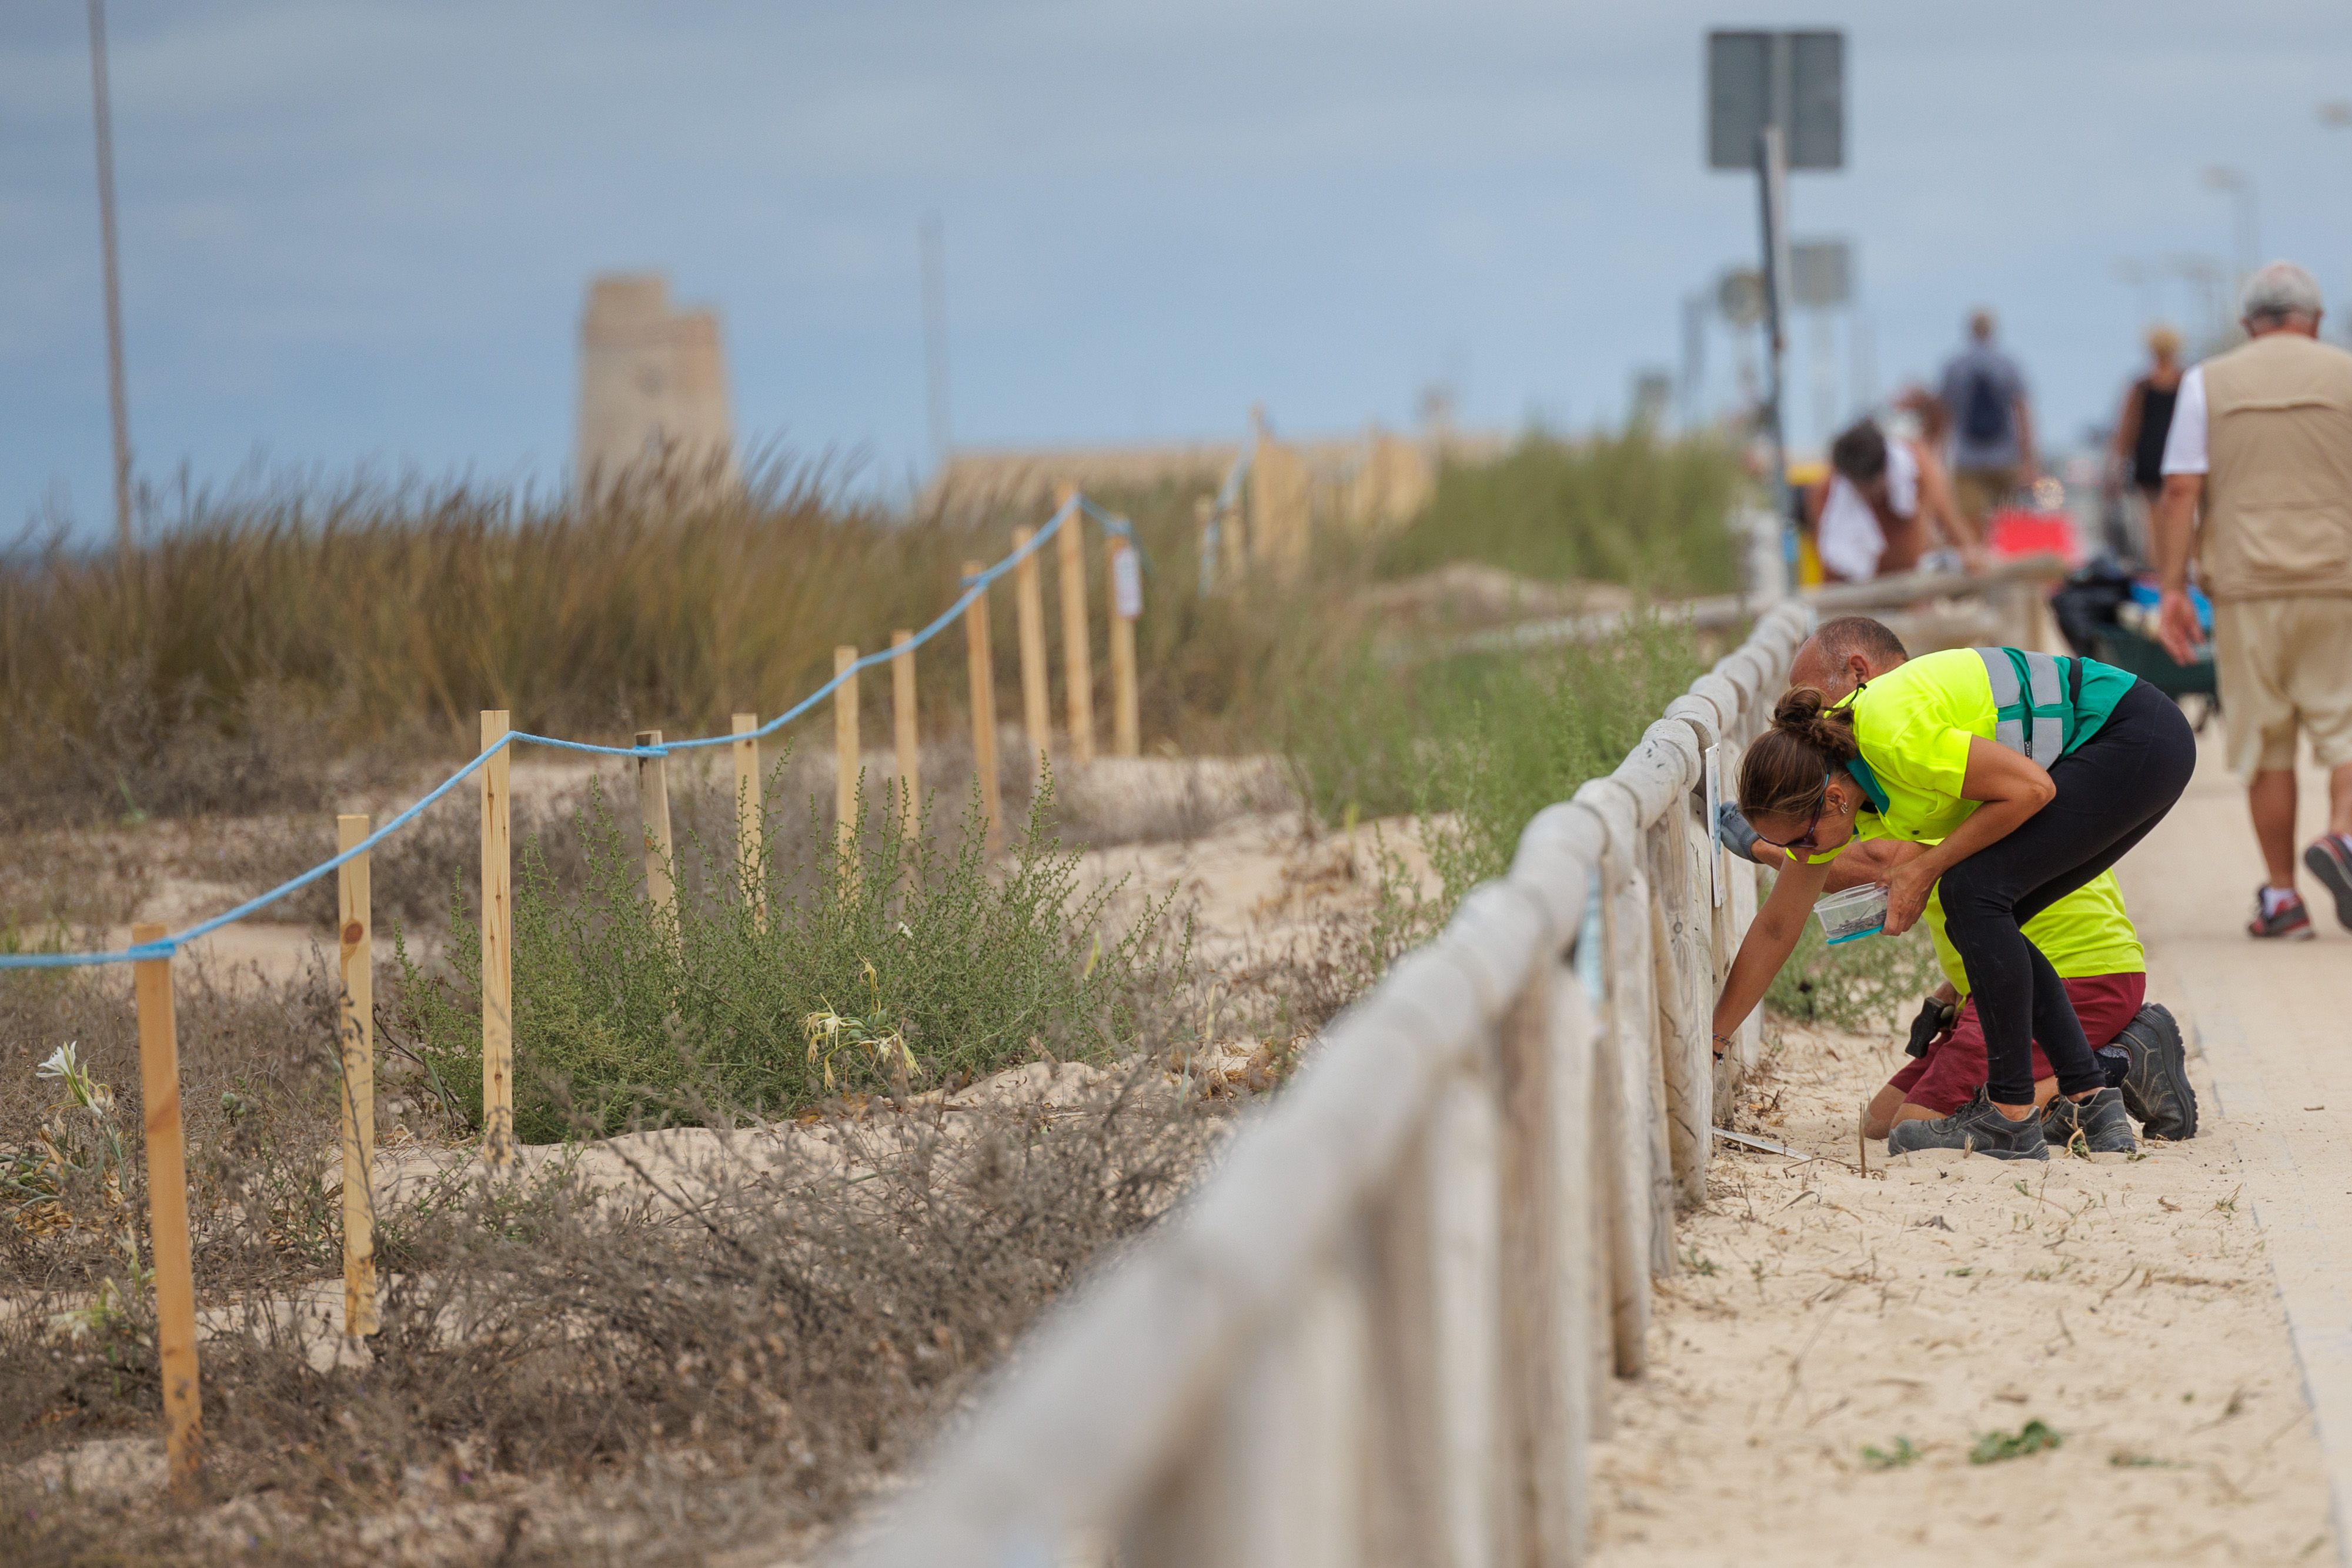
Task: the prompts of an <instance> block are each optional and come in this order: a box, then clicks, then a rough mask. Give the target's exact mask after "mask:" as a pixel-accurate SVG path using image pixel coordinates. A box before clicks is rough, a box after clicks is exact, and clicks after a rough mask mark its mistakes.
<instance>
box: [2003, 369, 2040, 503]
mask: <svg viewBox="0 0 2352 1568" xmlns="http://www.w3.org/2000/svg"><path fill="white" fill-rule="evenodd" d="M2010 407H2011V411H2012V412H2013V413H2015V415H2016V417H2017V479H2018V483H2019V484H2021V485H2031V484H2032V483H2033V482H2034V481H2035V480H2036V479H2039V478H2040V477H2041V476H2042V463H2041V459H2040V458H2038V457H2036V456H2035V455H2034V452H2033V405H2032V403H2031V402H2027V401H2026V397H2025V393H2024V392H2019V393H2018V394H2017V401H2016V402H2013V403H2011V405H2010Z"/></svg>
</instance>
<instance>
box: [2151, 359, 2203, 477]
mask: <svg viewBox="0 0 2352 1568" xmlns="http://www.w3.org/2000/svg"><path fill="white" fill-rule="evenodd" d="M2160 466H2161V468H2162V470H2163V471H2164V472H2165V473H2167V474H2202V473H2204V472H2205V367H2204V366H2202V365H2191V366H2189V368H2188V369H2187V370H2186V371H2182V372H2181V373H2180V395H2179V397H2177V398H2175V399H2174V400H2173V402H2172V429H2171V430H2170V431H2169V432H2168V433H2167V434H2166V435H2165V438H2164V462H2163V463H2162V464H2161V465H2160Z"/></svg>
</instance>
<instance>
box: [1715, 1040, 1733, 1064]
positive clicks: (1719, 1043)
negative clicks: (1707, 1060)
mask: <svg viewBox="0 0 2352 1568" xmlns="http://www.w3.org/2000/svg"><path fill="white" fill-rule="evenodd" d="M1730 1049H1731V1037H1730V1036H1729V1035H1727V1034H1719V1035H1717V1036H1716V1037H1715V1055H1716V1060H1717V1061H1721V1060H1722V1059H1723V1053H1724V1052H1725V1051H1728V1050H1730Z"/></svg>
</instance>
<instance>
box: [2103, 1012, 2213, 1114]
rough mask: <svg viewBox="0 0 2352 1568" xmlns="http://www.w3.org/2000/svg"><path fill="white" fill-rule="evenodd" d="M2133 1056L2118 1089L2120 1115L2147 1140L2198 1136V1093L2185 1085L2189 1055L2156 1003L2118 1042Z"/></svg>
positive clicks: (2168, 1015)
mask: <svg viewBox="0 0 2352 1568" xmlns="http://www.w3.org/2000/svg"><path fill="white" fill-rule="evenodd" d="M2115 1042H2116V1044H2117V1045H2120V1046H2122V1047H2123V1048H2124V1049H2125V1050H2126V1051H2129V1052H2131V1070H2130V1071H2128V1072H2126V1073H2125V1074H2124V1081H2123V1083H2122V1086H2121V1087H2122V1089H2123V1097H2124V1109H2125V1110H2126V1111H2128V1112H2130V1113H2132V1115H2133V1117H2134V1118H2135V1119H2137V1121H2138V1123H2139V1124H2140V1128H2139V1130H2140V1131H2141V1132H2143V1133H2145V1134H2147V1135H2148V1136H2149V1137H2151V1138H2172V1139H2180V1138H2193V1137H2195V1136H2196V1135H2197V1091H2196V1090H2194V1089H2192V1088H2190V1087H2189V1051H2188V1048H2187V1047H2186V1046H2184V1045H2183V1044H2182V1043H2181V1040H2180V1026H2179V1024H2178V1023H2176V1022H2174V1021H2173V1017H2172V1014H2171V1012H2170V1011H2169V1010H2168V1009H2166V1008H2164V1007H2162V1006H2161V1005H2159V1004H2158V1003H2156V1002H2150V1003H2148V1005H2147V1006H2146V1007H2144V1008H2142V1009H2139V1013H2138V1015H2137V1017H2135V1018H2134V1019H2132V1020H2131V1022H2129V1023H2127V1024H2126V1025H2124V1028H2123V1032H2122V1033H2121V1034H2118V1035H2117V1036H2116V1041H2115Z"/></svg>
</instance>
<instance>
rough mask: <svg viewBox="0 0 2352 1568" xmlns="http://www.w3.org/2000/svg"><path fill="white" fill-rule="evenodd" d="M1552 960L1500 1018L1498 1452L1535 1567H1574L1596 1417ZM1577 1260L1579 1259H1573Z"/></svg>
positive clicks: (1568, 1090)
mask: <svg viewBox="0 0 2352 1568" xmlns="http://www.w3.org/2000/svg"><path fill="white" fill-rule="evenodd" d="M1572 983H1573V982H1570V981H1567V980H1566V979H1565V977H1562V976H1560V975H1559V965H1558V964H1556V963H1554V962H1550V961H1549V960H1547V961H1544V962H1541V963H1538V965H1537V966H1536V968H1535V972H1534V973H1533V974H1532V975H1531V976H1530V977H1528V984H1527V987H1526V988H1525V989H1523V990H1522V991H1521V992H1520V993H1519V996H1518V999H1517V1001H1515V1002H1513V1003H1512V1004H1511V1009H1510V1011H1509V1012H1507V1013H1506V1014H1505V1015H1504V1017H1503V1020H1502V1028H1501V1031H1500V1039H1499V1040H1498V1041H1497V1049H1496V1067H1497V1069H1498V1071H1499V1078H1500V1082H1499V1083H1498V1084H1497V1086H1496V1087H1497V1091H1498V1093H1499V1095H1500V1099H1501V1109H1502V1117H1501V1132H1502V1141H1501V1162H1500V1172H1499V1175H1500V1177H1501V1189H1502V1190H1501V1198H1502V1232H1501V1234H1502V1254H1501V1256H1502V1269H1503V1289H1502V1309H1503V1312H1502V1320H1503V1321H1502V1334H1503V1356H1504V1362H1505V1364H1506V1365H1507V1366H1508V1367H1509V1368H1510V1375H1509V1376H1508V1378H1507V1380H1506V1382H1505V1394H1506V1396H1507V1398H1508V1400H1509V1406H1510V1407H1509V1411H1508V1415H1509V1419H1510V1428H1509V1441H1508V1445H1507V1449H1506V1451H1505V1453H1504V1454H1503V1456H1502V1458H1503V1462H1504V1465H1505V1467H1506V1470H1507V1493H1508V1496H1509V1499H1510V1501H1511V1506H1512V1507H1513V1508H1515V1509H1516V1510H1517V1521H1516V1539H1517V1541H1519V1542H1521V1543H1522V1544H1523V1546H1524V1548H1525V1552H1526V1560H1527V1561H1528V1562H1534V1563H1572V1562H1574V1561H1575V1560H1576V1559H1577V1557H1578V1556H1579V1554H1580V1551H1579V1541H1578V1536H1577V1530H1578V1521H1579V1518H1580V1514H1581V1511H1582V1497H1581V1493H1582V1489H1583V1480H1584V1474H1583V1468H1582V1461H1583V1458H1584V1456H1583V1453H1582V1451H1581V1448H1580V1445H1579V1444H1578V1443H1577V1442H1576V1441H1575V1438H1576V1437H1577V1436H1578V1435H1579V1434H1580V1432H1581V1430H1582V1429H1583V1427H1584V1424H1585V1423H1584V1422H1583V1421H1582V1420H1580V1419H1579V1417H1580V1416H1589V1411H1590V1405H1589V1403H1586V1404H1585V1408H1584V1409H1583V1410H1579V1409H1578V1406H1579V1404H1580V1403H1583V1402H1585V1400H1586V1396H1585V1395H1584V1392H1583V1386H1582V1384H1583V1379H1582V1377H1581V1376H1580V1373H1581V1371H1582V1368H1581V1367H1580V1365H1579V1364H1577V1359H1578V1358H1580V1356H1581V1355H1582V1354H1583V1341H1582V1339H1581V1338H1580V1336H1577V1335H1576V1334H1575V1333H1573V1331H1572V1329H1571V1327H1570V1323H1571V1315H1572V1314H1574V1313H1576V1312H1579V1311H1580V1308H1581V1306H1582V1303H1581V1302H1580V1301H1576V1300H1574V1299H1573V1298H1574V1295H1575V1291H1576V1288H1577V1287H1578V1286H1580V1285H1581V1283H1582V1275H1581V1272H1580V1270H1579V1269H1578V1268H1577V1266H1576V1264H1574V1263H1571V1262H1570V1260H1567V1259H1566V1258H1564V1257H1563V1256H1561V1253H1562V1249H1563V1248H1564V1245H1565V1242H1566V1239H1567V1236H1568V1234H1569V1232H1570V1229H1571V1227H1572V1225H1573V1221H1572V1219H1571V1218H1570V1214H1569V1209H1570V1205H1571V1203H1572V1202H1573V1200H1574V1198H1575V1197H1577V1196H1578V1195H1577V1194H1575V1193H1574V1192H1573V1191H1572V1190H1570V1189H1568V1188H1567V1187H1565V1186H1564V1185H1563V1183H1562V1181H1561V1179H1560V1177H1561V1171H1562V1160H1561V1151H1560V1148H1559V1140H1560V1138H1561V1135H1562V1134H1563V1132H1567V1133H1568V1134H1569V1135H1570V1136H1572V1137H1573V1136H1578V1135H1580V1134H1581V1132H1582V1129H1581V1128H1576V1129H1573V1130H1571V1129H1567V1128H1564V1127H1563V1126H1562V1116H1561V1106H1562V1102H1563V1099H1564V1098H1569V1097H1571V1096H1572V1095H1573V1086H1572V1085H1570V1084H1566V1083H1562V1082H1559V1079H1560V1078H1562V1077H1564V1076H1566V1075H1567V1071H1568V1069H1567V1067H1566V1064H1564V1063H1562V1062H1561V1061H1559V1051H1558V1043H1559V1042H1558V1040H1557V1030H1558V1013H1559V1006H1558V1003H1557V1001H1556V1000H1555V998H1554V994H1553V988H1554V987H1555V985H1559V984H1572ZM1578 1261H1579V1262H1580V1261H1581V1260H1578Z"/></svg>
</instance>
